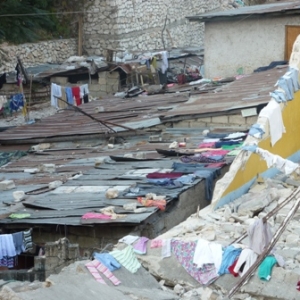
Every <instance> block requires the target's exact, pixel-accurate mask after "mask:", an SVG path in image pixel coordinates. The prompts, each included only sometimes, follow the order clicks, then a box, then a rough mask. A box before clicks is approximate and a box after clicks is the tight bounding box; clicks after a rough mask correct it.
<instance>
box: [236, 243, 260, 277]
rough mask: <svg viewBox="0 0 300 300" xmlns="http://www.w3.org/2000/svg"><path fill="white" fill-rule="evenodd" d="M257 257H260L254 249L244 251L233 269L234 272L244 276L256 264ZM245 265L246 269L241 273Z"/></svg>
mask: <svg viewBox="0 0 300 300" xmlns="http://www.w3.org/2000/svg"><path fill="white" fill-rule="evenodd" d="M257 257H258V255H257V254H256V253H255V252H254V251H253V250H252V249H249V248H245V249H243V250H242V252H241V254H240V256H239V258H238V260H237V263H236V265H235V267H234V269H233V272H234V273H238V274H239V275H240V276H243V275H244V274H245V273H246V272H247V271H248V270H249V269H250V267H251V266H252V265H253V264H254V263H255V261H256V259H257ZM243 264H244V268H243V270H242V271H240V269H241V267H242V265H243Z"/></svg>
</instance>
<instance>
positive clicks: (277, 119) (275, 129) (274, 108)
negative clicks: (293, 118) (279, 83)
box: [259, 99, 285, 146]
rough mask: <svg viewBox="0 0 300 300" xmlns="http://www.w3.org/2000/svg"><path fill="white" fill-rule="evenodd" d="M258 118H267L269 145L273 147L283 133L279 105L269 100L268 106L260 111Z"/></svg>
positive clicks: (283, 128)
mask: <svg viewBox="0 0 300 300" xmlns="http://www.w3.org/2000/svg"><path fill="white" fill-rule="evenodd" d="M259 116H260V117H266V118H268V120H269V127H270V135H271V144H272V146H274V145H275V144H276V142H277V141H279V140H280V139H281V137H282V134H283V133H285V127H284V124H283V120H282V114H281V107H280V104H279V103H277V102H276V101H275V100H274V99H271V101H270V102H269V104H268V105H267V106H266V107H264V108H263V109H262V110H261V112H260V114H259Z"/></svg>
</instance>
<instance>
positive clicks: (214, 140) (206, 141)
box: [203, 139, 220, 143]
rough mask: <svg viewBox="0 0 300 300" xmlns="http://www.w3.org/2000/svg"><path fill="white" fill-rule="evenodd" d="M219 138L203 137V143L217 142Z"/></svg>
mask: <svg viewBox="0 0 300 300" xmlns="http://www.w3.org/2000/svg"><path fill="white" fill-rule="evenodd" d="M219 141H220V139H204V140H203V143H215V142H219Z"/></svg>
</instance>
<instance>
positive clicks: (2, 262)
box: [0, 256, 15, 269]
mask: <svg viewBox="0 0 300 300" xmlns="http://www.w3.org/2000/svg"><path fill="white" fill-rule="evenodd" d="M14 266H15V261H14V257H8V256H4V257H3V258H2V259H0V267H7V268H9V269H12V268H13V267H14Z"/></svg>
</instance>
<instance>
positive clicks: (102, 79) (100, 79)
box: [98, 78, 107, 85]
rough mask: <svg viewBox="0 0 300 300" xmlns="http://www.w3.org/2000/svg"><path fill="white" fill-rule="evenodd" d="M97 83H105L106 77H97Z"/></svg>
mask: <svg viewBox="0 0 300 300" xmlns="http://www.w3.org/2000/svg"><path fill="white" fill-rule="evenodd" d="M98 83H99V84H104V85H105V84H106V83H107V80H106V78H99V79H98Z"/></svg>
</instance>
